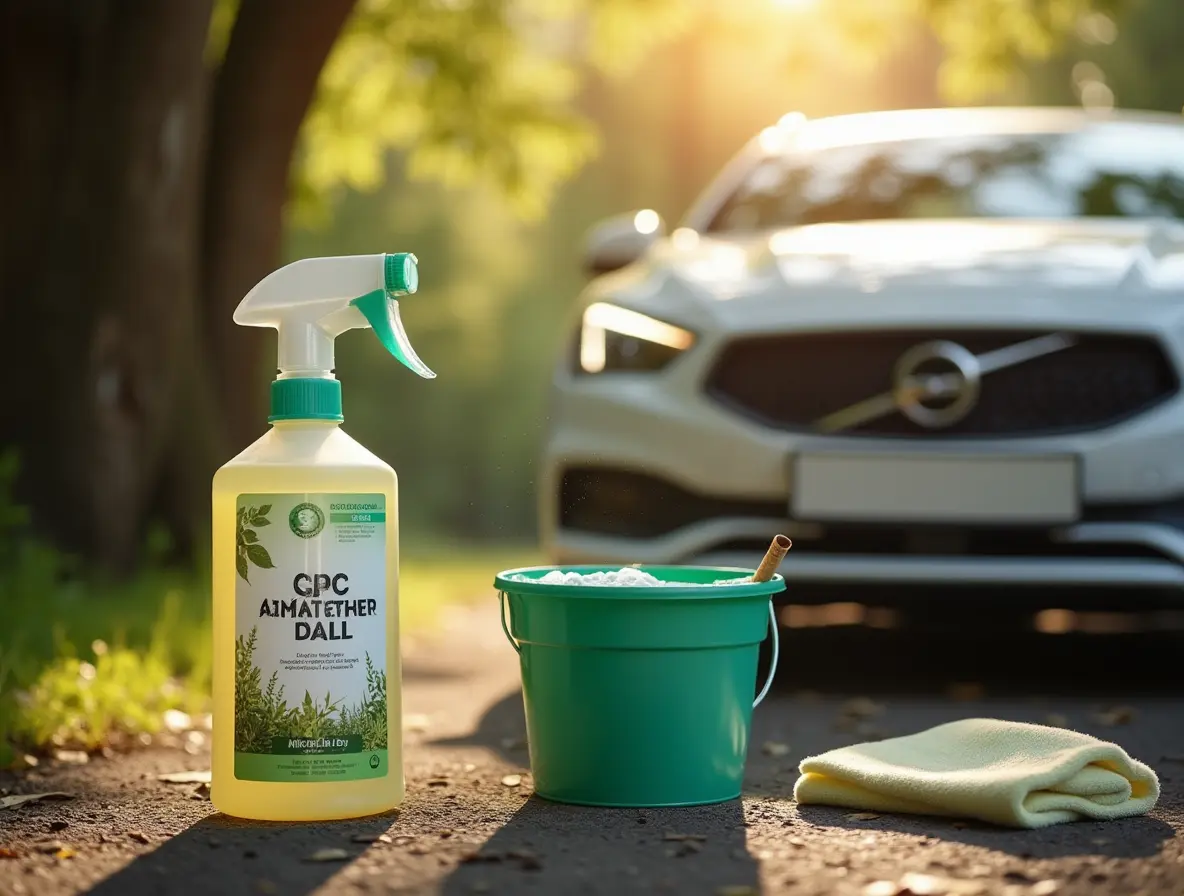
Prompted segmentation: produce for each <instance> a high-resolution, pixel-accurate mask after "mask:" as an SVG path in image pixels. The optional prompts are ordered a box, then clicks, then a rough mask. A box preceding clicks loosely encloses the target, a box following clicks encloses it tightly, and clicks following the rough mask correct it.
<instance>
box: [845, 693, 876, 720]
mask: <svg viewBox="0 0 1184 896" xmlns="http://www.w3.org/2000/svg"><path fill="white" fill-rule="evenodd" d="M883 711H884V707H883V706H881V705H880V704H879V703H876V701H874V700H872V699H871V698H869V697H853V698H852V699H850V700H848V701H847V702H846V703H844V704H843V705H842V706H841V707H840V708H839V712H840V713H842V714H843V715H845V716H854V717H856V718H861V719H866V718H869V717H870V716H878V715H880V714H881V713H882V712H883Z"/></svg>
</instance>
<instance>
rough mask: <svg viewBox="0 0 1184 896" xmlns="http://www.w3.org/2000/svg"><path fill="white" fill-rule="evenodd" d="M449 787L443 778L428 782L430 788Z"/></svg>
mask: <svg viewBox="0 0 1184 896" xmlns="http://www.w3.org/2000/svg"><path fill="white" fill-rule="evenodd" d="M447 786H448V782H447V781H445V780H444V779H443V778H436V779H434V780H432V781H428V787H447Z"/></svg>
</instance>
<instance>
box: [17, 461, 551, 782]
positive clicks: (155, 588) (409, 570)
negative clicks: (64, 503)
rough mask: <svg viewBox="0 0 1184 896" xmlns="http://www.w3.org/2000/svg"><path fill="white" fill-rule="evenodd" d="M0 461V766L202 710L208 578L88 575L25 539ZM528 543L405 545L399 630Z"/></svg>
mask: <svg viewBox="0 0 1184 896" xmlns="http://www.w3.org/2000/svg"><path fill="white" fill-rule="evenodd" d="M7 463H8V462H7V461H5V460H3V459H0V606H2V607H3V608H4V623H3V625H0V768H3V767H7V766H8V765H10V764H11V763H12V762H13V761H14V760H15V759H16V757H18V756H19V755H21V754H22V753H23V752H25V751H39V750H47V749H52V748H61V749H65V748H68V749H82V750H93V749H96V748H99V747H106V746H112V747H116V748H118V747H121V746H127V745H129V744H133V743H135V742H136V741H137V740H138V739H140V738H141V736H143V735H149V736H150V735H153V734H155V733H157V732H159V731H160V730H161V728H162V726H163V717H164V713H165V711H166V710H170V709H176V710H181V711H183V712H187V713H197V712H204V711H205V710H206V709H207V707H208V704H209V687H210V675H211V652H212V650H211V643H210V596H209V584H208V580H207V579H205V578H204V577H203V576H201V575H198V574H194V573H193V572H187V571H184V570H169V569H165V568H161V567H160V566H159V565H158V564H150V565H149V567H148V568H146V569H145V570H144V571H142V572H141V573H140V574H139V575H137V576H135V577H134V578H133V579H131V580H128V581H119V582H113V581H103V580H101V579H97V578H95V577H94V576H91V575H87V574H86V573H85V571H83V570H81V569H79V568H77V567H76V566H74V565H73V564H71V563H70V562H69V561H68V560H66V559H65V558H63V557H62V556H61V555H60V554H58V553H57V552H55V551H54V550H52V549H51V548H48V547H46V546H44V545H42V544H40V543H38V542H37V541H36V540H34V539H32V538H30V537H29V536H28V535H27V533H26V532H25V530H24V515H23V513H22V511H21V510H20V508H17V507H14V506H13V505H12V504H11V501H9V500H8V499H7V495H8V492H7V486H8V485H9V484H10V482H11V478H12V475H13V474H14V472H15V467H14V466H12V465H9V466H6V464H7ZM533 562H537V558H536V556H535V553H534V551H532V550H531V549H529V548H513V547H508V548H507V547H490V546H483V547H477V548H471V547H465V546H461V545H447V544H429V545H422V546H411V547H409V548H408V549H406V550H405V551H404V554H403V557H402V559H401V564H400V565H401V575H400V589H399V590H400V606H401V613H400V615H401V620H400V621H401V625H402V628H403V630H404V631H415V630H422V629H424V628H425V627H430V626H431V625H432V624H433V622H434V620H435V619H436V614H437V612H438V611H439V610H440V609H441V608H443V607H445V606H448V605H455V604H458V603H464V602H472V601H475V600H480V599H484V598H492V596H493V593H494V592H493V588H492V580H493V575H494V573H495V572H497V571H498V570H500V569H505V568H509V567H514V566H522V565H527V564H530V563H533Z"/></svg>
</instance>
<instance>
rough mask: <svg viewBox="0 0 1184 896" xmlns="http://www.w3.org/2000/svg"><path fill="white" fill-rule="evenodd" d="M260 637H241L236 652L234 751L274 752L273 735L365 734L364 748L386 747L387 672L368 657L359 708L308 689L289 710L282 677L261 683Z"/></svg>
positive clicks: (255, 632)
mask: <svg viewBox="0 0 1184 896" xmlns="http://www.w3.org/2000/svg"><path fill="white" fill-rule="evenodd" d="M257 645H258V634H257V631H256V629H255V628H252V629H251V632H250V634H249V635H240V636H239V638H238V642H237V644H236V645H235V652H234V749H235V750H236V751H238V752H240V753H270V752H271V744H272V738H275V737H308V738H320V737H348V736H357V735H361V737H362V749H364V750H385V749H386V748H387V713H386V673H385V672H382V671H380V670H378V669H376V668H375V667H374V664H373V663H372V662H371V660H370V655H369V654H368V653H367V654H366V693H365V694H364V695H363V696H362V699H361V700H360V701H359V702H358V703H357V704H355V705H352V706H343V705H342V701H341V700H340V699H338V700H334V699H333V697H332V695H331V694H330V693H328V692H326V694H325V699H324V701H321V700H319V699H317V698H315V697H313V696H312V695H311V694H310V693H309V692H308V691H305V692H304V699H303V700H302V701H300V702H299V703H297V704H296V705H295V706H291V707H289V706H288V704H287V701H286V700H285V699H284V688H283V685H280V684H279V682H278V673H276V672H272V674H271V677H270V678H269V679H268V680H267V685H266V687H264V685H263V673H262V672H261V671H260V669H259V667H258V666H256V665H255V648H256V646H257Z"/></svg>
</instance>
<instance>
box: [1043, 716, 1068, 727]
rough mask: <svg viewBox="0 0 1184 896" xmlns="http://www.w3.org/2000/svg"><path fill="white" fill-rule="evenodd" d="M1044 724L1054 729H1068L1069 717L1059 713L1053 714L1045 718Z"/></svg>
mask: <svg viewBox="0 0 1184 896" xmlns="http://www.w3.org/2000/svg"><path fill="white" fill-rule="evenodd" d="M1044 724H1045V725H1049V726H1051V727H1053V728H1068V727H1069V717H1068V716H1065V715H1061V714H1060V713H1059V712H1052V713H1049V714H1048V715H1047V716H1045V719H1044Z"/></svg>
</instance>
